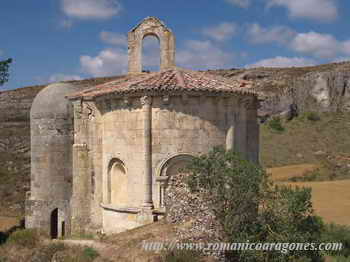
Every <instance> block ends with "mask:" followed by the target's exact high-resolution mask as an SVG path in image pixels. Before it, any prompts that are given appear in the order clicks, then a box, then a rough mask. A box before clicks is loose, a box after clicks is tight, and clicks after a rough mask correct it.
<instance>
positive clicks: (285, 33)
mask: <svg viewBox="0 0 350 262" xmlns="http://www.w3.org/2000/svg"><path fill="white" fill-rule="evenodd" d="M295 34H296V33H295V32H294V31H293V30H291V29H290V28H288V27H286V26H273V27H270V28H263V27H261V26H260V25H259V24H251V25H249V26H248V31H247V36H248V38H249V40H250V41H251V42H252V43H255V44H264V43H272V42H278V43H282V44H285V43H288V42H289V41H290V40H291V39H292V38H293V37H294V36H295Z"/></svg>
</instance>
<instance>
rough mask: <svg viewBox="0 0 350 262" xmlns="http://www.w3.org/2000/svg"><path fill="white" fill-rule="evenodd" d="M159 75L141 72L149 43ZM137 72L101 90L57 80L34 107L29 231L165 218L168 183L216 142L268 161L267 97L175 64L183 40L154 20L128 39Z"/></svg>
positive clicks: (76, 230) (124, 226)
mask: <svg viewBox="0 0 350 262" xmlns="http://www.w3.org/2000/svg"><path fill="white" fill-rule="evenodd" d="M149 35H152V36H155V37H156V38H158V40H159V44H160V71H159V72H151V73H147V72H143V71H142V61H141V60H142V42H143V39H144V38H145V37H146V36H149ZM128 45H129V46H128V55H129V72H128V74H127V75H125V76H123V77H120V78H118V79H117V80H114V81H111V82H108V83H105V84H101V85H98V86H82V85H80V84H76V83H54V84H50V85H48V86H47V87H46V88H44V89H43V90H42V91H41V92H40V93H39V94H38V95H37V97H36V98H35V100H34V102H33V105H32V108H31V113H30V117H31V190H30V192H28V193H27V198H26V218H25V223H26V227H27V228H41V229H43V230H45V231H46V232H48V233H49V234H51V236H52V237H53V238H57V237H61V236H64V235H66V236H67V235H78V234H82V233H87V232H98V231H100V232H105V233H116V232H122V231H125V230H128V229H131V228H135V227H138V226H141V225H144V224H147V223H152V222H154V221H157V220H158V219H160V218H162V217H163V216H164V215H165V214H166V203H164V196H165V195H166V192H167V190H166V186H167V180H168V179H169V177H170V176H171V175H176V173H177V172H178V169H179V168H180V167H182V166H184V165H185V164H186V163H187V162H188V161H190V160H191V158H192V157H193V156H198V155H200V154H204V153H207V152H208V151H209V150H210V149H211V148H212V147H214V146H217V145H222V146H225V147H226V148H227V149H232V148H233V149H234V150H236V151H238V152H240V153H241V154H242V155H243V156H244V157H246V158H247V159H249V160H251V161H253V162H255V163H258V161H259V125H258V122H257V107H258V93H257V92H256V90H255V89H254V86H253V84H252V83H250V82H247V81H238V80H237V81H228V80H226V79H224V78H220V77H218V76H214V75H212V74H210V73H208V72H198V71H191V70H186V69H182V68H179V67H176V66H175V37H174V35H173V33H172V31H171V30H170V29H169V28H167V27H166V26H165V25H164V23H163V22H161V21H160V20H159V19H157V18H155V17H148V18H146V19H144V20H143V21H142V22H141V23H140V24H138V25H137V26H136V27H134V28H133V29H132V30H131V31H130V32H129V33H128Z"/></svg>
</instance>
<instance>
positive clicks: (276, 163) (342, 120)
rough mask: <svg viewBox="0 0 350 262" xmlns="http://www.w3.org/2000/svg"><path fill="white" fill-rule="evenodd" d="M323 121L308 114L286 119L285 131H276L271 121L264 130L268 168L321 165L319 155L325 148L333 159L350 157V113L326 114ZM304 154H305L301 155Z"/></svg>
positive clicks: (264, 159) (262, 139) (262, 137)
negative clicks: (310, 118)
mask: <svg viewBox="0 0 350 262" xmlns="http://www.w3.org/2000/svg"><path fill="white" fill-rule="evenodd" d="M319 117H320V120H318V121H313V120H308V118H307V117H305V116H304V115H303V116H301V117H298V118H295V119H293V120H291V121H283V122H282V125H283V127H284V128H285V130H284V131H283V132H276V131H274V130H272V129H271V128H270V127H269V125H268V123H266V124H263V125H261V129H260V131H261V132H260V150H261V151H260V156H261V157H260V159H261V163H262V165H263V166H264V167H281V166H287V165H297V164H304V163H315V164H320V162H321V160H320V159H319V157H318V156H316V155H315V152H317V151H320V150H321V151H324V152H326V153H327V155H330V156H332V157H333V158H334V157H336V156H339V155H345V156H346V155H347V156H350V139H349V128H350V114H338V113H322V114H319ZM300 155H301V156H302V157H300Z"/></svg>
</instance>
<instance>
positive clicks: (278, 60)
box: [246, 56, 315, 68]
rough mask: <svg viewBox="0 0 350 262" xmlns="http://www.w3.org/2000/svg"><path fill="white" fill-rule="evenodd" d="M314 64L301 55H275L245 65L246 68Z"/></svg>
mask: <svg viewBox="0 0 350 262" xmlns="http://www.w3.org/2000/svg"><path fill="white" fill-rule="evenodd" d="M312 65H315V61H313V60H312V59H307V58H302V57H282V56H277V57H274V58H268V59H263V60H260V61H258V62H256V63H254V64H250V65H247V66H246V67H247V68H252V67H293V66H295V67H302V66H312Z"/></svg>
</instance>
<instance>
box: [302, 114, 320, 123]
mask: <svg viewBox="0 0 350 262" xmlns="http://www.w3.org/2000/svg"><path fill="white" fill-rule="evenodd" d="M305 115H306V118H307V120H310V121H319V120H321V117H320V116H319V114H318V113H316V112H307V113H305Z"/></svg>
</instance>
